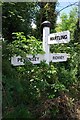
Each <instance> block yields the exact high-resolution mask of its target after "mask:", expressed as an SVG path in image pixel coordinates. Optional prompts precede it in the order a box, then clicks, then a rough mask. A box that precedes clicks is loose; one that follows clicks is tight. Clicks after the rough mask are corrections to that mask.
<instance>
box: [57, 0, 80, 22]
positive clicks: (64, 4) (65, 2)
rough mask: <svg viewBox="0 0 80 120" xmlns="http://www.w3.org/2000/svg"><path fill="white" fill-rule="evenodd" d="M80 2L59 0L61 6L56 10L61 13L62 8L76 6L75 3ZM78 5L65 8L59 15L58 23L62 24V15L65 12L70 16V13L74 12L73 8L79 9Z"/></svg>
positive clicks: (76, 0)
mask: <svg viewBox="0 0 80 120" xmlns="http://www.w3.org/2000/svg"><path fill="white" fill-rule="evenodd" d="M78 1H79V0H66V1H64V0H58V2H59V5H57V7H56V10H57V11H60V10H61V9H62V8H64V7H66V6H68V5H70V4H74V3H75V2H78ZM77 5H78V3H76V4H75V5H72V6H70V7H67V8H65V9H64V10H62V11H61V12H60V14H59V15H58V18H57V23H59V22H60V15H61V14H62V13H63V12H64V13H66V14H69V12H70V11H71V10H72V8H73V7H78V6H77Z"/></svg>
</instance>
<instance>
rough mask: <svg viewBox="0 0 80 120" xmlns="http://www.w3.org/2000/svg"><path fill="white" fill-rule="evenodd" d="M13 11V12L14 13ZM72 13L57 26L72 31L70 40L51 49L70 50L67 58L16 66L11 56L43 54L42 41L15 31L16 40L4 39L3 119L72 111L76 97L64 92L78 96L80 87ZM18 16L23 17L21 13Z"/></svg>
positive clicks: (57, 50)
mask: <svg viewBox="0 0 80 120" xmlns="http://www.w3.org/2000/svg"><path fill="white" fill-rule="evenodd" d="M11 4H12V6H13V5H15V3H11ZM24 6H25V5H24ZM9 7H11V6H9ZM18 7H19V6H18ZM27 7H28V6H27ZM45 7H47V8H46V9H45V10H47V12H48V9H49V7H48V6H47V5H46V6H45ZM6 9H7V8H6ZM12 11H13V10H12ZM12 11H10V15H11V14H12V16H14V12H12ZM73 13H74V12H72V13H70V16H71V17H70V18H68V16H67V15H62V20H63V22H64V24H63V23H60V24H59V25H57V27H56V29H55V30H56V31H58V30H60V31H61V30H67V29H68V30H70V31H72V32H71V41H70V43H68V44H60V45H55V46H53V45H52V46H51V52H66V53H69V54H70V58H68V60H67V61H66V62H62V63H55V64H54V63H52V62H51V63H50V64H49V65H47V64H46V63H45V61H43V62H41V63H40V64H39V65H33V64H32V63H31V62H29V61H27V62H26V63H25V65H24V66H18V67H14V66H12V65H11V63H10V59H11V57H12V56H14V55H15V54H16V55H20V56H22V57H25V56H26V55H28V54H33V55H35V54H44V51H43V50H42V43H41V42H40V40H38V39H36V38H35V37H34V36H27V37H26V36H25V35H24V32H15V31H13V32H14V33H13V34H12V37H13V42H11V43H9V44H7V42H5V41H3V52H2V56H3V63H2V69H3V119H6V118H7V119H9V118H10V119H18V118H19V119H20V118H22V119H24V118H26V119H35V120H38V119H39V118H40V117H44V116H45V118H46V116H49V117H50V118H52V119H54V118H55V120H56V119H58V117H57V115H60V114H61V115H64V114H67V113H68V115H70V112H68V111H69V110H73V109H72V104H73V101H72V100H71V101H69V100H68V98H69V97H67V96H66V95H64V94H62V93H68V94H71V97H73V98H75V97H76V94H78V93H79V90H80V87H79V85H80V80H79V79H80V70H79V65H80V60H79V52H80V45H79V43H78V41H77V42H76V40H75V39H74V37H73V35H74V31H75V30H76V27H75V26H76V25H75V24H76V21H75V22H74V25H73V23H71V21H72V20H73V21H74V18H75V15H76V14H73ZM46 15H47V13H46ZM18 18H20V19H21V17H20V16H18ZM65 20H66V21H65ZM5 38H6V37H5ZM73 90H74V93H73ZM77 99H78V98H77ZM71 114H72V112H71ZM69 117H70V116H69ZM70 119H71V118H70Z"/></svg>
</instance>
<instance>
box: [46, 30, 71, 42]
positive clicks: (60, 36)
mask: <svg viewBox="0 0 80 120" xmlns="http://www.w3.org/2000/svg"><path fill="white" fill-rule="evenodd" d="M69 41H70V32H69V31H63V32H58V33H52V34H50V35H49V36H48V44H59V43H68V42H69Z"/></svg>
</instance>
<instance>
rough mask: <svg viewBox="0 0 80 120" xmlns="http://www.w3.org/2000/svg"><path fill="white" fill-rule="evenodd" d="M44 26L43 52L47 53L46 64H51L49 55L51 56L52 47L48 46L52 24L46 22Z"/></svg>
mask: <svg viewBox="0 0 80 120" xmlns="http://www.w3.org/2000/svg"><path fill="white" fill-rule="evenodd" d="M42 26H43V50H44V51H45V60H46V63H47V64H49V54H50V46H49V44H48V36H49V34H50V26H51V24H50V22H49V21H45V22H43V23H42Z"/></svg>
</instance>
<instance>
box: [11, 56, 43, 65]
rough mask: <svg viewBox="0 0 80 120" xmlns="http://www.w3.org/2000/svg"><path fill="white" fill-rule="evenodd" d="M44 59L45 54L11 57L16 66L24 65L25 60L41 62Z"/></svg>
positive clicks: (35, 62)
mask: <svg viewBox="0 0 80 120" xmlns="http://www.w3.org/2000/svg"><path fill="white" fill-rule="evenodd" d="M43 60H44V55H41V54H38V55H28V56H27V57H26V58H25V59H23V58H21V56H17V57H16V56H14V57H12V58H11V64H12V65H14V66H19V65H24V62H26V61H30V62H32V63H33V64H39V63H40V62H41V61H43Z"/></svg>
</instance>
